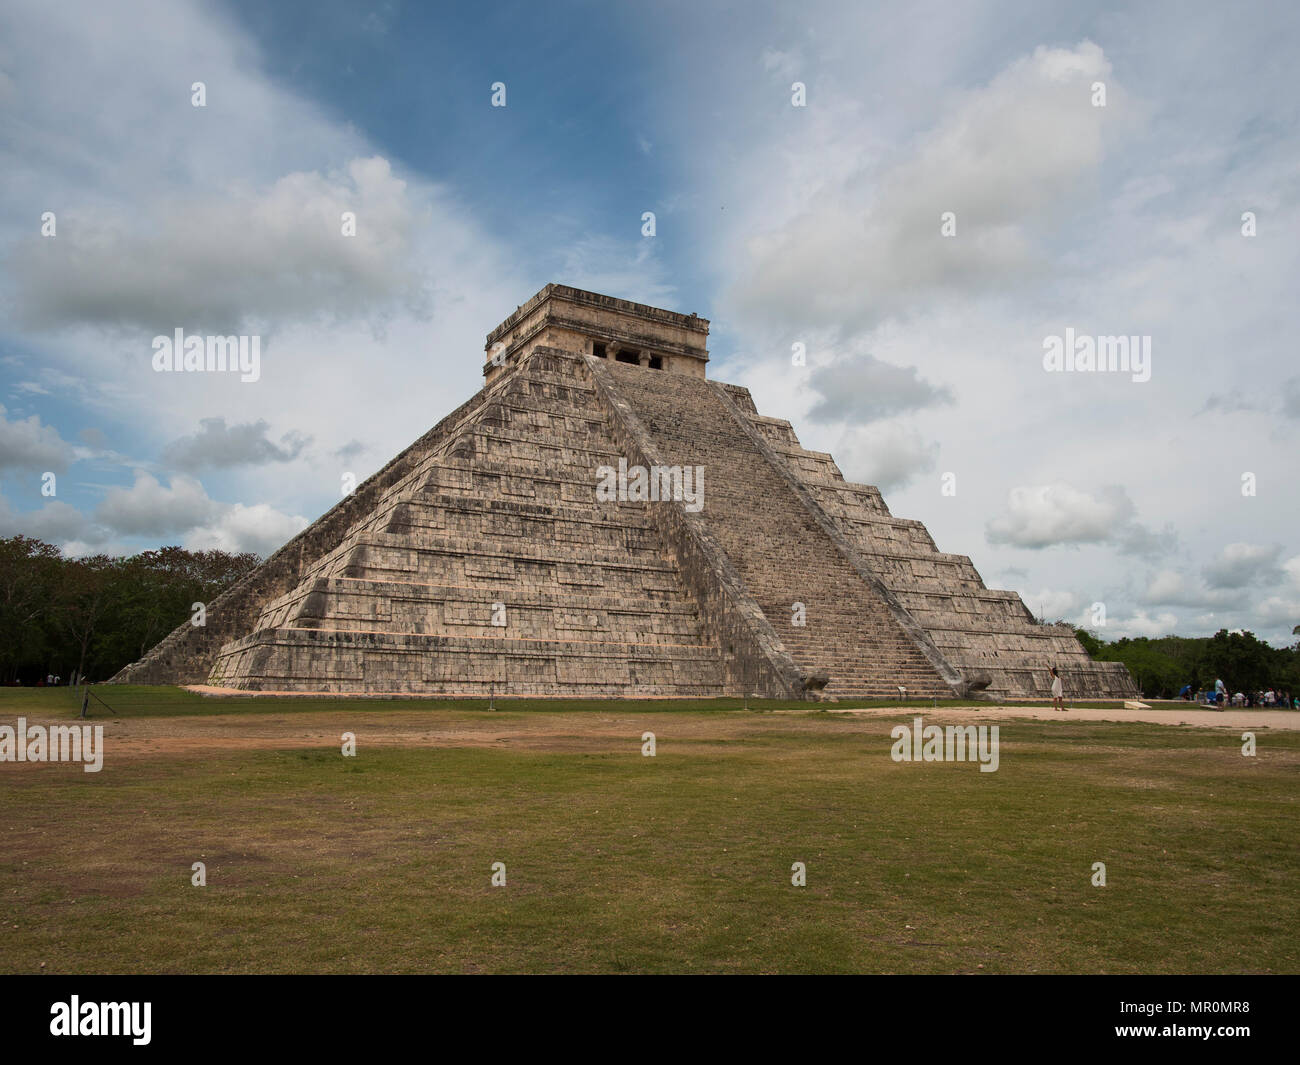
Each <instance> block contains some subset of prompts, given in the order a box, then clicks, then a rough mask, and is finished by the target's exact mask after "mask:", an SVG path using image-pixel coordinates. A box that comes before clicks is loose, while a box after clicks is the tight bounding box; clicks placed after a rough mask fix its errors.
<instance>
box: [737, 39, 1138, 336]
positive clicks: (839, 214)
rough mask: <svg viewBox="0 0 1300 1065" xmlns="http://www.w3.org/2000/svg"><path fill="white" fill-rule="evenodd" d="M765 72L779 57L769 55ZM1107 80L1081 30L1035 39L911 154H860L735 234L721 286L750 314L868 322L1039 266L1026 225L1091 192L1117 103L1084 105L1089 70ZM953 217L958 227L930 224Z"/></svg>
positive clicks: (1054, 220) (1114, 90)
mask: <svg viewBox="0 0 1300 1065" xmlns="http://www.w3.org/2000/svg"><path fill="white" fill-rule="evenodd" d="M767 64H768V66H769V68H770V69H777V68H780V67H782V66H784V65H785V64H786V60H785V58H784V57H782V56H780V55H779V54H777V53H772V55H771V57H770V58H769V59H768V60H767ZM1099 79H1100V80H1104V81H1106V82H1107V85H1108V94H1109V101H1108V102H1110V103H1112V104H1114V103H1116V102H1117V101H1118V100H1119V98H1120V97H1119V94H1120V89H1119V86H1118V85H1117V84H1116V83H1115V80H1114V79H1113V78H1111V77H1110V63H1109V61H1108V60H1107V59H1106V57H1105V55H1104V54H1103V52H1102V50H1101V49H1100V48H1099V47H1098V46H1097V45H1095V44H1093V43H1092V42H1089V41H1084V42H1083V43H1081V44H1079V45H1078V46H1076V47H1075V48H1074V49H1060V48H1047V47H1040V48H1038V49H1036V50H1035V51H1034V52H1033V54H1032V55H1029V56H1026V57H1024V58H1022V59H1019V60H1017V61H1015V62H1013V63H1011V64H1010V65H1009V66H1008V67H1006V68H1005V69H1004V70H1002V71H1001V72H1000V73H999V74H997V75H996V76H995V77H994V78H993V79H992V80H991V81H990V82H989V83H988V84H987V85H985V86H984V87H983V88H980V89H976V90H973V91H971V92H969V93H968V94H966V95H965V97H964V98H962V99H960V100H959V101H958V102H957V103H956V106H955V107H953V108H952V110H951V111H950V112H949V113H948V114H947V116H946V117H945V118H944V119H943V120H942V121H941V122H940V123H939V124H938V125H937V126H935V128H933V129H932V130H930V131H929V132H928V133H927V134H925V135H923V136H922V137H921V138H920V139H919V141H918V142H917V143H916V144H915V147H914V148H913V149H912V151H911V153H910V154H909V155H907V156H905V157H903V158H900V159H898V160H897V161H895V162H894V163H893V165H892V166H891V167H890V168H889V169H887V170H886V171H884V172H883V173H876V172H874V171H873V170H872V169H871V165H872V161H871V160H870V159H864V160H861V163H860V166H859V168H858V169H856V170H852V171H850V172H848V173H846V174H844V175H842V177H841V179H840V184H839V187H838V188H837V189H834V190H826V189H818V190H816V195H815V197H812V198H810V200H809V201H808V202H806V203H805V205H804V210H803V211H802V212H801V213H799V214H797V215H796V216H794V217H791V218H788V219H785V220H783V221H782V222H781V223H780V224H778V225H777V226H775V227H774V228H771V229H770V230H769V231H768V232H766V233H763V234H761V235H759V236H756V237H754V238H753V239H752V240H751V241H750V242H749V244H748V247H747V256H748V262H747V263H745V264H744V265H743V268H742V270H741V276H740V278H739V279H738V280H737V282H736V285H735V289H734V292H733V296H734V298H735V299H736V302H737V303H738V304H739V306H740V308H741V309H742V311H743V312H744V313H746V314H749V315H752V316H754V317H755V318H758V319H760V320H772V319H777V320H798V321H802V322H805V323H810V324H812V325H817V326H829V327H833V328H837V329H844V330H846V331H854V330H860V329H864V328H870V327H873V326H875V325H877V324H879V323H880V322H881V321H882V320H883V319H884V318H886V317H888V316H890V315H896V314H899V313H901V312H904V311H906V310H908V309H910V308H912V307H914V306H916V305H918V303H919V302H920V301H924V300H929V299H933V298H934V297H936V296H939V295H944V294H949V295H951V294H960V293H975V292H980V291H987V290H990V289H1000V288H1003V287H1005V286H1006V285H1008V284H1011V283H1014V282H1016V281H1019V280H1021V279H1024V278H1026V277H1029V276H1031V274H1032V275H1035V276H1041V275H1042V274H1043V273H1044V272H1045V271H1046V270H1047V269H1048V268H1049V263H1050V259H1049V258H1048V257H1047V256H1046V255H1045V254H1044V253H1043V252H1041V251H1040V250H1039V248H1038V247H1037V245H1036V243H1035V239H1034V230H1035V228H1036V226H1037V225H1038V224H1039V223H1043V224H1045V225H1048V226H1051V225H1057V224H1059V221H1060V216H1061V214H1062V213H1063V212H1067V211H1070V210H1071V209H1072V207H1073V206H1074V205H1076V204H1078V203H1079V202H1080V201H1082V200H1084V199H1085V198H1090V196H1091V178H1092V177H1093V175H1094V174H1095V173H1096V171H1097V169H1098V166H1099V165H1100V163H1101V161H1102V159H1103V157H1104V155H1105V151H1106V144H1105V140H1106V138H1105V135H1104V125H1105V123H1106V122H1107V120H1108V117H1109V116H1111V115H1115V114H1116V113H1118V112H1120V111H1122V109H1121V108H1119V107H1115V106H1111V107H1108V108H1099V107H1093V106H1092V105H1091V102H1090V86H1091V84H1092V82H1093V81H1094V80H1099ZM943 212H952V213H953V214H955V216H956V225H957V234H958V235H957V236H955V237H944V236H942V235H941V234H940V216H941V214H942V213H943Z"/></svg>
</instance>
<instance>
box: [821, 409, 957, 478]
mask: <svg viewBox="0 0 1300 1065" xmlns="http://www.w3.org/2000/svg"><path fill="white" fill-rule="evenodd" d="M938 453H939V448H938V446H937V445H936V444H932V443H929V442H927V441H926V440H925V438H924V437H923V436H922V435H921V434H920V433H919V432H917V431H916V429H914V428H912V427H910V426H902V425H899V424H898V423H897V422H877V423H875V424H872V425H863V426H855V427H853V428H851V429H848V430H847V431H845V433H844V434H843V435H842V436H841V437H840V439H839V443H838V444H836V446H835V449H834V454H835V457H836V460H837V462H838V463H839V465H840V469H841V470H842V471H843V473H844V476H845V478H846V479H847V480H850V481H856V482H858V483H859V484H872V485H876V486H877V487H879V488H880V489H882V490H888V489H891V488H900V487H902V486H903V485H905V484H908V483H909V482H911V481H912V480H914V479H915V478H916V477H918V476H920V475H921V474H922V473H925V472H926V471H927V470H931V469H933V468H934V464H935V460H936V458H937V457H938Z"/></svg>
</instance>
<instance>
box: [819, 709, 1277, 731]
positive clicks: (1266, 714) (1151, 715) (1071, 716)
mask: <svg viewBox="0 0 1300 1065" xmlns="http://www.w3.org/2000/svg"><path fill="white" fill-rule="evenodd" d="M827 710H828V711H829V712H830V713H832V714H855V715H864V716H883V715H890V714H900V713H907V711H905V710H899V709H897V708H893V709H877V708H874V707H867V708H863V709H860V710H855V709H852V708H846V707H839V706H837V707H834V708H833V709H832V708H830V707H827ZM915 713H916V714H919V715H921V716H922V717H935V718H949V719H952V720H958V719H968V720H976V719H984V720H989V719H992V718H1006V717H1020V718H1031V719H1033V720H1035V721H1124V722H1130V721H1146V722H1150V723H1151V724H1153V725H1196V726H1197V727H1201V728H1230V729H1258V728H1273V729H1286V730H1289V731H1294V730H1296V729H1300V710H1223V711H1219V710H1205V709H1200V708H1196V707H1188V708H1187V709H1186V710H1183V709H1173V710H1156V709H1150V710H1094V709H1090V708H1086V707H1081V708H1079V709H1077V710H1067V711H1065V712H1064V713H1062V712H1061V711H1059V710H1053V709H1052V708H1051V707H1050V706H990V707H987V708H983V707H981V708H980V709H978V710H975V709H970V710H966V709H939V710H924V709H919V710H916V711H915Z"/></svg>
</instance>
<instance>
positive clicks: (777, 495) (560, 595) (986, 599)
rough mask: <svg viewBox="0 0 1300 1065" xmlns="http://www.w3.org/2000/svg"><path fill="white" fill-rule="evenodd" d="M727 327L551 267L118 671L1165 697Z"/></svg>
mask: <svg viewBox="0 0 1300 1065" xmlns="http://www.w3.org/2000/svg"><path fill="white" fill-rule="evenodd" d="M708 334H709V323H708V321H707V320H705V319H703V318H700V317H698V316H697V315H693V314H691V315H685V314H678V313H676V312H673V311H667V310H662V309H660V308H657V307H650V306H646V305H644V304H638V303H632V302H629V301H627V300H621V299H614V298H612V297H609V296H603V295H599V294H597V293H594V292H586V291H583V290H581V289H576V288H570V287H568V286H565V285H554V284H552V285H547V286H546V287H545V288H543V289H542V290H541V291H540V292H539V293H537V295H535V296H534V297H532V299H530V300H529V301H528V302H527V303H525V304H523V305H522V306H520V307H519V308H518V309H516V311H515V312H514V313H513V314H512V315H510V316H509V317H508V318H507V319H506V320H505V321H504V322H502V323H501V324H500V325H499V326H497V327H496V328H495V329H493V330H492V331H491V332H490V333H489V334H488V335H487V343H486V345H485V351H486V356H487V357H486V361H485V363H484V368H483V374H484V378H485V381H484V386H483V388H482V389H480V390H479V392H478V393H476V394H475V395H474V396H472V397H471V398H470V399H469V400H468V401H467V402H465V403H464V404H462V405H461V406H460V407H458V408H457V409H456V410H454V411H452V412H451V413H450V414H448V415H447V416H446V417H445V418H443V419H442V420H441V421H440V422H439V423H438V424H437V425H435V426H434V427H433V428H432V429H430V430H429V431H428V432H427V433H425V434H424V435H423V436H421V437H420V438H419V439H418V440H416V441H415V442H414V443H413V444H411V446H410V447H408V448H406V450H404V451H403V452H401V454H399V455H397V456H396V457H395V458H393V459H392V461H390V462H389V463H388V464H387V465H386V466H384V467H383V468H382V469H380V470H379V471H378V472H376V473H375V474H373V475H372V476H371V477H369V478H368V479H367V480H365V481H364V482H362V483H361V484H360V485H358V486H357V488H356V489H355V490H354V491H353V492H352V493H350V494H349V495H347V496H345V497H344V498H343V499H342V500H341V501H340V502H339V503H337V504H336V505H335V506H334V507H332V508H331V509H330V510H329V511H327V512H326V513H325V514H323V515H322V516H321V517H320V518H318V519H317V520H316V521H315V522H313V523H312V524H311V525H310V526H309V527H308V528H307V529H305V530H304V531H303V532H302V533H300V534H299V535H297V536H295V537H294V538H293V539H292V540H290V541H289V542H288V543H287V544H285V545H284V546H283V547H282V548H281V549H280V550H279V551H277V552H276V553H275V554H273V555H272V556H271V557H270V558H268V559H267V560H266V561H265V562H264V563H262V564H261V565H260V566H258V567H257V568H256V569H254V570H253V571H252V572H250V573H249V574H247V575H246V576H245V577H244V578H242V579H241V580H240V581H239V582H238V583H236V584H235V585H233V586H232V587H231V588H229V589H228V590H227V591H226V592H224V593H223V594H222V595H221V596H220V597H218V598H217V599H216V600H214V601H213V602H212V603H210V604H208V610H207V618H206V624H205V625H203V626H194V625H191V624H190V623H189V622H188V621H187V622H186V623H185V624H183V625H181V626H180V627H179V628H178V629H176V631H175V632H173V633H171V634H170V635H169V636H167V637H166V638H165V639H164V640H163V641H162V642H161V643H159V644H158V646H156V647H155V648H153V649H152V650H151V651H150V652H149V653H148V654H147V655H146V656H145V657H144V658H142V659H141V660H140V661H139V662H136V663H134V664H133V665H131V666H128V667H127V668H126V669H124V670H122V671H121V673H119V674H118V675H117V677H115V678H114V680H115V681H119V682H130V683H144V684H205V683H206V684H208V685H210V686H215V687H218V688H225V689H229V690H235V691H284V692H328V693H356V694H372V695H393V694H396V695H441V696H458V695H473V696H485V695H488V694H489V693H493V692H494V693H496V694H497V695H526V696H596V697H618V696H638V697H653V698H665V697H667V698H674V697H700V696H719V695H731V696H737V695H751V696H768V697H776V698H785V699H809V700H816V699H871V698H896V697H897V696H898V695H899V693H900V691H904V692H906V694H908V695H910V696H921V697H927V698H928V697H931V696H933V697H936V698H937V697H947V696H954V695H958V696H967V697H976V698H986V699H1030V698H1044V697H1046V696H1047V695H1048V693H1049V690H1050V684H1051V675H1050V673H1049V670H1050V668H1051V667H1053V666H1055V667H1056V668H1057V669H1058V670H1059V671H1060V673H1061V675H1062V677H1063V679H1064V682H1065V685H1066V688H1067V691H1068V692H1069V694H1070V695H1071V697H1074V698H1105V699H1114V698H1122V697H1128V696H1132V695H1136V694H1137V687H1136V685H1135V684H1134V683H1133V680H1132V678H1131V677H1130V676H1129V674H1128V672H1127V671H1126V670H1125V669H1124V667H1123V666H1122V665H1121V664H1119V663H1114V662H1094V661H1092V660H1091V659H1090V658H1089V656H1088V654H1087V652H1086V651H1085V650H1084V648H1083V647H1082V646H1081V645H1080V643H1079V641H1078V640H1077V639H1076V638H1075V636H1074V632H1073V630H1072V629H1071V628H1070V627H1069V626H1068V625H1043V624H1040V623H1038V622H1037V621H1036V620H1035V619H1034V617H1033V615H1032V614H1031V613H1030V612H1029V610H1027V609H1026V608H1025V605H1024V603H1022V602H1021V600H1020V597H1019V596H1018V595H1016V593H1015V592H1010V591H1000V590H997V589H991V588H987V587H986V586H985V585H984V582H983V580H982V579H981V578H980V575H979V573H978V572H977V571H976V569H975V567H974V565H973V564H972V563H971V560H970V559H969V558H967V557H966V556H965V555H955V554H949V553H947V552H944V551H941V550H939V548H938V547H937V546H936V545H935V543H934V541H933V539H932V538H931V537H930V534H929V533H928V532H927V531H926V528H925V526H924V525H922V524H921V522H919V521H912V520H909V519H906V518H899V517H897V516H895V515H894V514H892V513H891V512H890V510H889V508H888V506H886V504H885V501H884V499H883V498H882V497H881V494H880V492H879V490H878V489H876V488H874V487H872V486H871V485H865V484H854V483H853V482H851V481H846V480H845V479H844V476H843V475H842V474H841V473H840V470H839V468H838V467H837V466H836V465H835V462H834V460H833V459H832V458H831V456H830V455H827V454H825V453H823V452H818V451H810V450H808V449H807V448H804V447H803V445H802V444H800V442H799V438H798V437H797V436H796V434H795V431H794V429H793V427H792V426H791V425H790V423H789V422H788V421H784V420H782V419H779V418H773V417H766V416H764V415H762V414H760V413H759V412H758V410H757V408H756V407H755V405H754V401H753V398H752V397H751V396H750V394H749V392H748V391H747V390H746V389H744V388H741V387H738V386H736V385H730V384H724V383H722V382H719V381H713V380H709V379H707V378H706V376H705V365H706V363H707V362H708V357H709V353H708V348H707V346H706V345H707V341H708Z"/></svg>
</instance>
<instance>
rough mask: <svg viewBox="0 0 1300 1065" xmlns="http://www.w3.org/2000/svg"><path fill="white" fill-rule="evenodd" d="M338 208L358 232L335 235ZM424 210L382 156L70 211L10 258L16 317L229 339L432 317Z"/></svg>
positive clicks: (36, 322)
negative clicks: (264, 183)
mask: <svg viewBox="0 0 1300 1065" xmlns="http://www.w3.org/2000/svg"><path fill="white" fill-rule="evenodd" d="M344 212H352V213H353V214H354V215H355V216H356V235H355V236H344V235H343V234H342V223H341V217H342V215H343V213H344ZM418 213H419V208H418V207H417V205H416V204H415V203H414V202H413V201H412V199H411V196H410V194H409V192H408V190H407V186H406V182H404V181H401V180H399V179H398V178H396V177H394V176H393V173H392V169H391V167H390V166H389V164H388V161H387V160H385V159H382V158H379V157H375V158H369V159H353V160H351V161H350V162H349V163H348V164H347V166H346V168H345V170H344V171H343V172H341V173H331V174H328V175H324V174H320V173H293V174H287V175H285V176H284V177H282V178H280V179H279V180H278V181H276V182H274V184H272V185H271V186H270V187H269V188H267V189H262V190H253V189H249V188H241V187H233V188H229V189H224V190H221V191H220V192H219V193H215V194H211V195H208V196H204V197H199V198H196V197H193V196H192V195H191V196H187V197H185V198H181V197H177V198H175V199H173V200H171V201H170V202H165V203H159V204H156V205H155V204H150V205H149V206H148V208H147V209H146V210H145V211H143V212H141V210H140V208H139V207H138V206H137V207H133V208H132V209H131V210H130V212H129V213H128V212H123V211H116V212H114V213H113V214H112V215H111V216H109V215H106V214H105V212H104V211H103V210H102V209H99V210H96V211H93V212H90V211H80V210H77V209H75V208H74V209H69V210H66V211H65V212H64V220H63V222H62V231H61V232H60V235H59V237H58V239H57V240H54V241H51V240H48V239H45V238H42V237H40V236H39V235H37V236H31V237H29V238H28V239H27V240H26V241H24V242H21V243H20V244H18V245H17V246H16V248H15V249H14V251H13V253H12V255H11V257H10V260H9V267H10V269H11V270H12V271H13V274H14V276H15V278H16V281H17V306H18V307H19V309H20V313H21V319H22V321H23V322H24V323H25V324H27V325H29V326H33V327H38V328H57V327H60V326H67V325H74V324H90V325H109V326H124V327H138V328H141V329H143V330H145V331H147V332H155V333H164V334H168V335H170V333H171V332H172V330H174V329H175V328H177V327H181V328H189V329H193V330H198V329H210V330H212V331H214V332H217V333H222V334H234V333H240V332H245V331H247V329H249V328H256V327H257V326H259V325H260V324H262V323H268V322H270V323H281V322H283V321H285V320H293V319H297V318H312V317H315V316H320V317H322V318H323V319H325V320H328V321H334V320H338V319H344V318H352V317H362V318H370V317H372V316H375V317H382V316H383V315H386V314H391V313H393V311H394V309H395V308H401V309H405V310H408V311H410V312H412V313H416V314H418V315H424V316H427V314H428V310H429V306H428V295H427V293H426V292H425V291H424V290H423V286H422V278H421V276H420V271H419V270H418V264H416V263H415V262H414V261H413V260H412V243H411V239H410V232H411V230H412V228H413V227H414V225H415V223H416V220H417V215H418Z"/></svg>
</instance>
